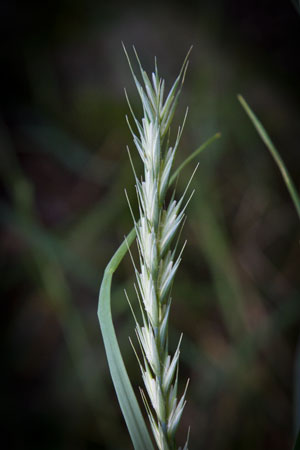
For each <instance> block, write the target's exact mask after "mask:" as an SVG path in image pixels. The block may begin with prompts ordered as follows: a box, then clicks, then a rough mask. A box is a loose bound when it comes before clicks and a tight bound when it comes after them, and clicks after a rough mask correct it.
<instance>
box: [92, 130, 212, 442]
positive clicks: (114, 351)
mask: <svg viewBox="0 0 300 450" xmlns="http://www.w3.org/2000/svg"><path fill="white" fill-rule="evenodd" d="M219 137H220V133H217V134H215V135H214V136H213V137H211V138H210V139H208V140H207V141H206V142H204V144H202V145H201V146H200V147H199V148H198V149H197V150H196V151H194V152H193V153H192V154H191V155H190V156H189V157H188V158H187V159H186V160H185V161H184V162H183V163H182V164H181V165H180V166H179V167H178V169H177V170H176V171H175V173H174V174H173V175H172V177H171V178H170V183H169V184H170V185H171V184H172V183H173V182H174V181H175V179H176V178H177V176H178V175H179V173H180V172H181V170H182V169H183V168H184V167H185V166H186V164H188V163H189V162H191V161H192V160H193V159H194V158H196V156H197V155H198V154H199V153H200V152H201V151H202V150H204V149H205V148H207V147H208V145H209V144H211V143H212V142H214V141H215V140H216V139H217V138H219ZM135 236H136V232H135V229H134V228H133V229H132V230H131V232H130V233H129V234H128V236H127V238H126V239H125V240H124V242H123V243H122V244H121V245H120V247H119V248H118V250H117V251H116V253H115V254H114V256H113V257H112V259H111V260H110V262H109V264H108V265H107V267H106V269H105V272H104V276H103V280H102V283H101V287H100V293H99V302H98V319H99V324H100V328H101V332H102V336H103V341H104V347H105V351H106V356H107V360H108V365H109V370H110V374H111V377H112V381H113V384H114V387H115V390H116V394H117V397H118V400H119V404H120V407H121V410H122V413H123V416H124V419H125V422H126V425H127V428H128V431H129V434H130V437H131V440H132V443H133V445H134V448H135V450H153V445H152V442H151V439H150V436H149V433H148V430H147V427H146V424H145V421H144V419H143V416H142V413H141V410H140V407H139V405H138V402H137V399H136V396H135V394H134V391H133V388H132V385H131V383H130V380H129V377H128V374H127V371H126V368H125V365H124V361H123V358H122V355H121V352H120V348H119V345H118V341H117V337H116V333H115V329H114V325H113V321H112V314H111V284H112V277H113V274H114V272H115V271H116V270H117V268H118V266H119V264H120V263H121V261H122V259H123V258H124V256H125V255H126V253H127V251H128V248H129V246H130V245H131V244H132V242H133V240H134V238H135Z"/></svg>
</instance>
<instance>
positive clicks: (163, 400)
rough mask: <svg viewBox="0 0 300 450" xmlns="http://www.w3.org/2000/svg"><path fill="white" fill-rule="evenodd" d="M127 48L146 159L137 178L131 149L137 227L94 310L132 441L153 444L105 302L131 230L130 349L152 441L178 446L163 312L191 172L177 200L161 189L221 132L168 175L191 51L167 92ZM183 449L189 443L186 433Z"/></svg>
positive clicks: (173, 370) (179, 406)
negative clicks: (133, 338)
mask: <svg viewBox="0 0 300 450" xmlns="http://www.w3.org/2000/svg"><path fill="white" fill-rule="evenodd" d="M124 51H125V54H126V56H127V59H128V63H129V66H130V69H131V72H132V75H133V79H134V82H135V85H136V88H137V91H138V93H139V96H140V99H141V103H142V107H143V117H142V120H141V121H139V120H138V119H137V117H136V115H135V114H134V112H133V109H132V107H131V104H130V102H129V99H128V96H127V94H126V98H127V101H128V104H129V108H130V111H131V115H132V118H133V122H134V127H135V129H136V131H134V128H133V126H132V125H131V123H130V121H129V119H127V121H128V125H129V127H130V130H131V133H132V136H133V142H134V144H135V147H136V150H137V152H138V153H139V155H140V157H141V159H142V162H143V165H144V175H143V177H142V178H141V179H139V178H138V176H137V174H136V171H135V169H134V167H133V163H132V158H131V156H130V152H129V150H128V152H129V157H130V161H131V164H132V167H133V173H134V178H135V184H136V192H137V199H138V210H139V217H138V218H135V217H134V215H133V212H132V207H131V205H130V203H129V207H130V210H131V213H132V217H133V222H134V227H133V229H132V231H131V232H130V234H129V235H128V236H127V238H126V239H125V241H124V242H123V243H122V245H121V246H120V248H119V249H118V250H117V252H116V253H115V255H114V256H113V258H112V259H111V261H110V263H109V264H108V266H107V268H106V270H105V273H104V277H103V281H102V285H101V289H100V295H99V306H98V317H99V322H100V327H101V331H102V334H103V339H104V345H105V349H106V354H107V359H108V364H109V368H110V372H111V376H112V380H113V383H114V386H115V389H116V393H117V397H118V400H119V403H120V407H121V410H122V412H123V415H124V418H125V421H126V424H127V427H128V430H129V433H130V436H131V440H132V443H133V445H134V448H135V449H138V450H147V449H149V450H150V449H153V444H152V440H151V438H150V436H149V434H148V431H147V426H146V424H145V422H144V419H143V416H142V413H141V411H140V408H139V405H138V402H137V399H136V397H135V394H134V391H133V389H132V386H131V383H130V380H129V378H128V375H127V371H126V368H125V365H124V362H123V359H122V356H121V353H120V349H119V346H118V342H117V338H116V334H115V330H114V326H113V322H112V315H111V306H110V303H111V293H110V291H111V283H112V276H113V273H114V272H115V270H116V269H117V267H118V265H119V264H120V262H121V260H122V259H123V257H124V256H125V254H126V252H127V251H128V250H129V247H130V245H131V243H132V242H133V241H134V238H135V237H136V241H137V247H138V253H139V258H138V259H139V261H138V264H136V263H135V262H134V261H133V264H134V270H135V274H136V280H137V283H136V286H135V289H136V293H137V297H138V300H139V305H140V316H141V321H139V319H138V318H137V317H138V314H137V313H136V312H135V311H133V308H132V307H131V303H130V302H129V305H130V307H131V309H132V313H133V316H134V319H135V324H136V335H137V340H138V343H139V345H140V350H141V351H140V352H138V351H137V350H136V349H135V348H134V351H135V353H136V356H137V358H138V362H139V366H140V369H141V373H142V379H143V382H144V389H142V388H141V396H142V399H143V402H144V405H145V408H146V411H147V415H148V418H149V421H150V427H151V430H152V434H153V436H154V440H155V443H156V446H157V448H158V449H160V450H175V449H177V448H178V447H177V444H176V439H175V433H176V430H177V428H178V425H179V422H180V419H181V416H182V413H183V410H184V406H185V403H186V400H185V396H186V390H187V384H188V383H186V388H185V389H184V392H183V393H181V396H178V373H179V370H178V363H179V354H180V343H181V339H182V337H180V338H179V342H178V346H177V349H176V351H175V353H174V355H170V353H169V349H168V319H169V313H170V307H171V302H172V299H171V289H172V285H173V281H174V276H175V273H176V271H177V269H178V266H179V264H180V261H181V255H182V251H183V247H184V246H183V247H182V248H181V250H179V251H178V250H177V248H178V235H179V234H180V229H181V228H182V225H183V222H184V216H185V209H186V207H187V204H188V202H189V199H190V198H191V195H192V193H191V194H189V196H188V195H187V192H188V189H189V185H190V181H191V179H192V176H193V175H192V176H191V178H190V181H189V183H188V186H187V187H186V189H185V191H184V193H183V195H182V196H181V197H180V199H179V200H176V199H175V190H174V191H173V193H172V194H171V197H170V200H169V201H168V202H167V201H166V195H167V190H168V187H169V186H170V185H171V184H172V183H173V182H174V181H175V180H176V178H177V176H178V175H179V173H180V172H181V170H182V169H183V168H184V167H185V166H186V164H188V163H189V162H190V161H192V160H194V158H196V157H197V156H198V155H199V154H200V153H201V152H202V151H203V150H204V149H205V148H206V147H207V146H208V145H210V144H211V143H212V142H214V141H215V140H216V139H218V138H219V137H220V133H217V134H215V135H214V136H213V137H212V138H210V139H208V140H207V141H206V142H205V143H204V144H203V145H201V146H200V147H199V148H198V149H197V150H195V151H194V152H193V153H192V154H191V155H190V157H188V158H187V160H186V161H184V162H183V163H182V164H181V165H180V166H179V167H178V169H177V170H175V171H174V173H173V175H172V170H173V163H174V159H175V154H176V151H177V148H178V146H179V142H180V138H181V135H182V130H183V126H184V123H185V119H186V115H185V117H184V120H183V124H182V126H180V127H179V129H178V132H177V135H176V138H175V143H174V144H173V145H171V144H170V125H171V122H172V118H173V116H174V112H175V109H176V105H177V101H178V97H179V94H180V91H181V88H182V85H183V81H184V77H185V73H186V70H187V66H188V55H189V53H188V55H187V56H186V58H185V60H184V62H183V65H182V68H181V70H180V73H179V75H178V77H177V78H176V80H175V82H174V84H173V85H172V87H171V89H170V91H169V93H168V94H167V95H164V90H165V81H164V80H163V79H162V78H160V76H159V73H158V68H157V63H156V61H155V70H154V72H153V74H152V78H151V81H150V78H149V77H148V75H147V74H146V72H145V71H144V70H143V68H142V65H141V63H140V61H139V58H138V55H137V53H136V52H135V50H134V52H135V56H136V59H137V63H138V66H139V70H140V76H141V79H142V82H143V85H142V84H141V83H140V81H139V80H138V78H137V76H136V75H135V73H134V71H133V68H132V65H131V62H130V59H129V57H128V54H127V52H126V49H125V47H124ZM132 260H133V258H132ZM132 345H133V344H132ZM133 347H134V345H133ZM138 353H139V356H138ZM188 434H189V433H188ZM179 448H181V447H179ZM183 448H184V450H187V449H188V438H187V440H186V442H185V444H184V447H183Z"/></svg>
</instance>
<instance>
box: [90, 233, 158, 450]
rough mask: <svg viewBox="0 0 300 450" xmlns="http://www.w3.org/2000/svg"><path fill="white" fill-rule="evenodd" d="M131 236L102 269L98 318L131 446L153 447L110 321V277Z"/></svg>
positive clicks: (149, 449)
mask: <svg viewBox="0 0 300 450" xmlns="http://www.w3.org/2000/svg"><path fill="white" fill-rule="evenodd" d="M134 237H135V230H134V229H133V230H132V231H131V232H130V233H129V235H128V236H127V240H126V241H124V242H123V244H122V245H121V246H120V247H119V249H118V250H117V251H116V253H115V254H114V256H113V257H112V259H111V260H110V262H109V264H108V266H107V267H106V269H105V272H104V277H103V281H102V284H101V289H100V294H99V305H98V318H99V323H100V327H101V331H102V336H103V341H104V346H105V351H106V356H107V359H108V364H109V369H110V373H111V377H112V380H113V383H114V387H115V390H116V393H117V397H118V400H119V403H120V407H121V410H122V413H123V416H124V418H125V421H126V425H127V428H128V431H129V434H130V437H131V440H132V443H133V445H134V448H135V450H153V445H152V442H151V439H150V436H149V433H148V430H147V427H146V425H145V421H144V419H143V416H142V414H141V411H140V408H139V405H138V403H137V400H136V397H135V394H134V391H133V389H132V386H131V383H130V380H129V378H128V375H127V371H126V368H125V365H124V362H123V359H122V356H121V352H120V349H119V345H118V341H117V337H116V333H115V330H114V326H113V322H112V316H111V307H110V290H111V282H112V276H113V274H114V272H115V271H116V269H117V267H118V266H119V264H120V262H121V261H122V259H123V258H124V256H125V254H126V252H127V249H128V246H129V245H131V243H132V241H133V240H134Z"/></svg>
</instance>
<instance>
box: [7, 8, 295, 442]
mask: <svg viewBox="0 0 300 450" xmlns="http://www.w3.org/2000/svg"><path fill="white" fill-rule="evenodd" d="M1 12H2V14H1V19H0V20H1V30H2V31H1V32H2V36H3V39H2V40H1V44H0V46H1V56H2V65H3V71H2V75H3V77H2V82H1V86H0V89H1V111H2V112H1V123H0V146H1V165H0V166H1V169H0V170H1V172H0V176H1V192H2V200H1V204H0V209H1V211H0V212H1V225H2V231H1V244H2V252H1V263H2V277H1V280H2V283H1V287H2V298H3V300H2V305H3V307H2V319H3V320H2V321H3V326H2V329H3V339H2V342H3V351H2V355H3V363H2V366H3V368H2V388H3V393H2V414H3V422H4V423H5V429H6V436H5V438H6V440H7V441H8V442H9V448H10V449H18V450H19V449H30V450H35V449H39V450H40V449H45V450H48V449H49V450H54V449H55V450H60V449H63V450H66V449H76V450H77V449H78V450H79V449H88V450H90V449H98V448H103V449H114V450H117V449H122V450H124V449H126V448H128V449H129V448H131V447H130V440H129V437H128V434H127V430H126V428H125V425H124V423H123V420H122V417H121V413H120V411H119V408H118V404H117V401H116V399H115V395H114V391H113V388H112V385H111V380H110V377H109V373H108V368H107V364H106V359H105V354H104V348H103V344H102V341H101V337H100V331H99V325H98V322H97V315H96V309H97V297H98V288H99V284H100V281H101V278H102V273H103V270H104V268H105V266H106V264H107V262H108V260H109V259H110V257H111V255H112V254H113V252H114V251H115V249H116V248H117V247H118V246H119V244H120V242H121V241H122V239H123V236H124V235H125V234H126V233H127V232H128V231H129V230H130V228H131V218H130V214H129V211H128V207H127V203H126V199H125V196H124V187H126V189H127V191H128V195H129V196H130V198H131V199H132V203H135V200H134V199H135V192H134V186H133V176H132V172H131V168H130V164H129V161H128V157H127V153H126V144H129V145H131V138H130V134H129V131H128V129H127V125H126V121H125V114H126V113H128V109H127V105H126V101H125V97H124V93H123V87H124V86H126V88H127V89H128V92H129V95H130V97H131V100H132V104H133V105H134V106H135V105H136V103H137V96H136V93H135V91H134V87H133V83H132V80H131V76H130V72H129V69H128V67H127V63H126V59H125V57H124V55H123V52H122V48H121V44H120V41H121V40H124V42H125V43H126V44H127V46H130V44H131V43H134V44H135V45H136V47H137V49H138V52H139V54H140V55H141V58H142V60H143V63H144V65H145V67H146V68H147V69H149V70H151V69H152V67H153V57H154V55H156V56H157V57H158V62H159V66H160V70H161V72H162V74H163V75H164V77H165V78H166V79H167V80H170V83H171V82H172V80H173V78H174V76H175V75H176V73H177V71H178V68H179V67H180V65H181V62H182V59H183V57H184V55H185V54H186V51H187V49H188V48H189V46H190V44H191V43H193V44H194V49H193V52H192V56H191V64H190V68H189V72H188V75H187V79H186V83H185V87H184V90H183V93H182V96H181V102H180V105H179V109H178V114H177V118H178V119H177V120H178V123H179V121H180V119H181V117H182V115H183V113H184V110H185V106H186V105H187V104H188V105H189V108H190V112H189V116H188V120H187V124H186V128H185V132H184V136H183V140H182V144H181V148H180V150H179V152H178V160H177V164H178V165H179V164H180V163H181V162H182V161H183V160H184V159H185V158H186V157H187V156H188V155H189V154H190V153H191V152H192V151H193V150H195V149H196V148H197V147H198V146H199V145H200V144H201V143H202V142H203V141H204V140H205V139H207V138H208V137H209V136H211V135H212V134H214V133H215V132H217V131H221V132H222V139H221V140H218V142H216V143H215V144H213V146H211V148H209V149H207V150H206V151H205V152H204V153H203V154H201V155H200V156H199V161H200V166H199V168H198V171H197V174H196V176H195V179H194V181H193V187H195V189H196V193H195V195H194V197H193V199H192V201H191V203H190V205H189V209H188V220H187V222H186V225H185V228H184V230H183V237H182V239H187V240H188V245H187V247H186V250H185V253H184V258H183V262H182V265H181V269H180V270H179V272H178V275H177V279H176V288H175V289H174V295H173V297H174V302H173V310H172V314H171V323H172V325H173V327H172V329H171V345H174V346H175V345H176V342H177V338H178V335H179V333H180V331H181V330H182V331H183V332H184V339H183V348H182V352H181V361H182V362H181V372H182V377H181V379H182V380H184V379H186V378H187V377H190V378H191V383H190V388H189V394H188V404H187V407H186V412H185V414H184V416H183V422H182V426H181V428H180V430H179V440H180V441H181V442H183V441H184V433H185V431H186V428H187V427H188V426H189V425H191V446H190V447H191V448H194V449H198V448H199V449H200V448H205V447H209V448H210V449H211V450H227V449H230V450H234V449H239V450H242V449H243V450H248V449H253V448H255V449H256V450H262V449H266V448H268V449H269V448H270V449H274V450H276V449H278V450H279V449H280V450H281V449H283V448H291V445H292V442H293V437H294V433H295V429H296V427H297V423H298V424H299V391H300V388H299V360H300V355H299V324H300V306H299V294H300V286H299V223H298V221H297V215H296V213H295V211H294V208H293V204H292V201H291V200H290V198H289V195H288V193H287V191H286V188H285V186H284V184H283V182H282V179H281V177H280V174H279V173H278V171H277V168H276V167H275V166H274V163H273V161H272V160H271V158H270V156H269V154H268V152H267V151H266V150H265V148H264V146H263V144H262V143H261V142H260V140H259V138H258V137H257V134H256V133H255V131H254V130H253V128H252V126H251V124H250V122H249V121H248V119H247V117H245V115H244V113H243V111H242V109H241V107H240V105H239V104H238V102H237V100H236V94H237V93H238V92H240V93H242V94H243V95H244V96H245V97H246V98H247V100H249V102H250V103H251V105H252V106H253V109H254V110H255V111H256V112H257V113H258V115H259V117H260V118H261V120H262V123H263V124H264V125H265V127H266V129H267V130H268V131H269V133H270V135H271V136H272V138H273V140H274V142H275V143H276V147H277V148H279V149H280V150H281V154H282V157H283V159H284V161H285V163H286V165H287V167H288V169H289V171H290V172H291V176H292V178H293V179H294V181H295V184H296V188H297V189H298V191H299V180H300V153H299V142H300V129H299V125H298V124H299V119H300V107H299V105H300V102H299V100H300V85H299V76H300V59H299V58H298V52H299V43H300V21H299V16H298V15H297V12H296V10H295V9H294V8H293V5H292V2H284V1H280V0H278V1H276V2H274V1H272V2H270V1H267V0H266V1H264V2H259V5H256V4H255V2H254V3H253V4H252V5H249V4H247V7H246V6H245V5H243V2H238V1H236V0H230V1H226V2H225V1H222V0H215V1H214V2H192V1H191V2H188V3H186V4H185V6H184V5H183V4H182V3H174V2H172V3H171V2H168V1H166V2H163V3H160V6H159V8H158V6H157V5H155V3H154V4H153V5H152V6H148V7H147V8H146V7H143V6H141V5H139V6H135V5H127V4H126V5H123V4H120V5H118V4H117V3H111V4H109V3H107V4H103V3H102V2H95V1H92V0H89V1H87V2H83V1H81V0H78V1H76V2H73V3H70V2H67V1H66V0H63V1H61V2H51V5H50V3H49V4H47V3H46V4H45V3H43V4H42V3H41V4H40V5H38V6H36V4H33V2H26V3H22V2H20V1H16V2H8V1H4V2H3V3H2V5H1ZM137 108H138V106H137ZM134 157H135V158H136V166H137V168H138V169H139V167H140V166H139V162H138V158H137V155H135V156H134ZM190 171H191V170H190V168H189V167H187V168H186V169H185V170H184V172H183V174H182V176H181V177H180V179H179V181H178V192H179V191H181V190H182V189H183V188H184V186H185V183H186V180H187V178H188V177H189V175H190ZM132 284H133V270H132V267H131V263H130V260H129V258H127V259H126V261H125V262H124V263H123V264H122V266H121V267H120V269H119V271H118V273H117V274H116V278H115V285H114V291H113V308H114V317H115V323H116V326H117V329H118V333H119V339H120V342H121V344H122V351H123V355H124V359H125V361H126V362H127V367H128V370H129V373H130V376H131V380H132V382H133V384H134V385H135V386H136V388H137V387H138V385H139V384H140V383H141V381H140V374H139V370H138V365H137V363H136V361H135V357H134V355H133V352H132V350H131V348H130V345H129V342H128V336H129V335H131V336H133V335H134V332H133V326H134V323H133V319H132V317H131V314H130V312H129V308H128V305H127V302H126V299H125V297H124V294H123V290H124V288H125V287H126V289H127V290H128V292H129V293H130V292H133V289H132ZM131 298H132V299H134V294H133V293H132V295H131ZM297 342H298V343H297ZM297 348H298V350H297ZM297 355H298V356H297ZM297 367H298V376H296V375H295V373H296V368H297ZM297 381H298V387H296V386H295V385H296V384H297V383H296V382H297ZM297 396H298V397H297ZM296 398H298V401H297V400H296ZM296 417H298V419H296ZM297 420H298V422H297ZM293 423H294V424H295V425H294V428H293Z"/></svg>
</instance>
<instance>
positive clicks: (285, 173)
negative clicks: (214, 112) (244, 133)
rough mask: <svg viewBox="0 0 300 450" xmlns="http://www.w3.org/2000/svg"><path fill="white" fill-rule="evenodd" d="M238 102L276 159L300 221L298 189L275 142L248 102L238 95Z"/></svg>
mask: <svg viewBox="0 0 300 450" xmlns="http://www.w3.org/2000/svg"><path fill="white" fill-rule="evenodd" d="M238 100H239V102H240V103H241V105H242V107H243V108H244V110H245V112H246V113H247V115H248V117H249V118H250V120H251V122H252V123H253V125H254V127H255V128H256V130H257V132H258V134H259V135H260V137H261V139H262V140H263V142H264V143H265V145H266V147H267V148H268V150H269V151H270V153H271V155H272V157H273V158H274V161H275V163H276V164H277V166H278V168H279V170H280V172H281V175H282V177H283V180H284V182H285V184H286V187H287V189H288V191H289V193H290V196H291V197H292V200H293V202H294V205H295V208H296V211H297V214H298V216H299V219H300V198H299V195H298V193H297V190H296V187H295V185H294V183H293V180H292V178H291V176H290V174H289V172H288V170H287V168H286V166H285V164H284V162H283V160H282V158H281V156H280V154H279V152H278V150H277V149H276V147H275V146H274V144H273V142H272V141H271V139H270V137H269V135H268V133H267V132H266V130H265V128H264V127H263V125H262V123H261V122H260V121H259V119H258V118H257V117H256V115H255V114H254V112H253V111H252V109H251V108H250V106H249V105H248V103H247V102H246V100H245V99H244V98H243V97H242V96H241V95H238Z"/></svg>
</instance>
